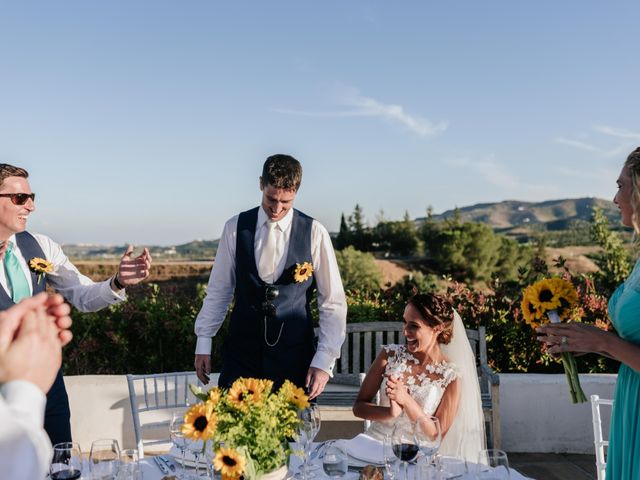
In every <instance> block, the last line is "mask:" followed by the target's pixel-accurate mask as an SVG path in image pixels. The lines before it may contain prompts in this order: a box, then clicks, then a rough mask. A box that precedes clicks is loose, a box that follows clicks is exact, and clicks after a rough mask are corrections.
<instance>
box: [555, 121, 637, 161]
mask: <svg viewBox="0 0 640 480" xmlns="http://www.w3.org/2000/svg"><path fill="white" fill-rule="evenodd" d="M592 130H593V131H594V132H596V133H597V134H600V135H605V136H607V137H612V138H614V139H616V140H619V142H618V144H617V145H616V146H614V147H611V148H604V147H600V146H598V145H597V144H595V143H592V142H590V141H582V140H575V139H572V138H566V137H556V138H555V139H554V141H555V142H556V143H559V144H561V145H567V146H569V147H574V148H577V149H579V150H584V151H586V152H591V153H595V154H597V155H600V156H603V157H606V158H613V157H619V156H620V155H624V154H625V153H627V152H628V151H629V150H630V149H631V148H632V147H633V146H634V145H635V143H636V142H638V141H640V133H636V132H631V131H629V130H625V129H622V128H615V127H610V126H607V125H596V126H594V127H592ZM584 137H585V138H586V139H587V140H589V135H584ZM620 140H622V141H621V142H620Z"/></svg>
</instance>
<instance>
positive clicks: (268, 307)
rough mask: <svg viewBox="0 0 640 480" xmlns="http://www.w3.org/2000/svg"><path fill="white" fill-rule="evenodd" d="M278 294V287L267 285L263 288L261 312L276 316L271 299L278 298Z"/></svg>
mask: <svg viewBox="0 0 640 480" xmlns="http://www.w3.org/2000/svg"><path fill="white" fill-rule="evenodd" d="M278 295H280V290H278V287H275V286H273V285H267V286H266V287H265V288H264V302H262V313H264V314H265V315H266V316H267V317H275V316H276V306H275V305H274V304H273V300H275V299H276V298H278Z"/></svg>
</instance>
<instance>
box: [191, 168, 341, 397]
mask: <svg viewBox="0 0 640 480" xmlns="http://www.w3.org/2000/svg"><path fill="white" fill-rule="evenodd" d="M301 180H302V167H301V165H300V163H299V162H298V161H297V160H296V159H295V158H293V157H291V156H289V155H273V156H271V157H269V158H267V161H266V162H265V164H264V166H263V169H262V176H261V177H260V190H261V191H262V202H261V205H260V206H259V207H256V208H253V209H251V210H248V211H246V212H242V213H240V214H239V215H236V216H235V217H233V218H231V219H230V220H229V221H227V223H226V224H225V226H224V230H223V232H222V237H221V239H220V244H219V245H218V251H217V253H216V259H215V263H214V265H213V269H212V271H211V277H210V279H209V285H208V287H207V295H206V298H205V299H204V303H203V305H202V309H201V310H200V313H199V314H198V317H197V318H196V322H195V333H196V335H197V337H198V341H197V345H196V357H195V368H196V373H197V374H198V378H199V379H200V380H201V381H202V382H204V383H205V384H206V383H208V382H209V373H210V371H211V338H212V337H213V336H215V335H216V333H217V332H218V330H219V329H220V327H221V326H222V323H223V322H224V320H225V317H226V315H227V310H228V308H229V305H230V303H231V301H232V299H233V298H234V295H235V303H234V306H233V310H232V312H231V319H230V322H229V331H228V334H227V337H226V338H225V341H224V352H223V358H222V361H223V365H222V371H221V373H220V379H219V381H218V384H219V385H220V386H222V387H228V386H230V385H231V384H232V383H233V381H234V380H236V379H237V378H239V377H257V378H268V379H271V380H273V381H274V382H275V386H276V388H277V387H278V386H279V385H280V384H282V382H283V381H284V380H287V379H288V380H290V381H292V382H293V383H295V384H296V385H298V386H303V385H304V386H305V387H306V388H307V390H308V393H309V397H310V398H312V399H313V398H315V397H317V396H318V395H319V394H320V393H322V391H323V390H324V387H325V385H326V383H327V381H328V380H329V377H330V376H331V372H332V370H333V365H334V363H335V361H336V359H337V358H338V357H339V356H340V347H341V346H342V342H343V341H344V337H345V324H346V316H347V304H346V299H345V296H344V289H343V288H342V281H341V280H340V273H339V272H338V264H337V262H336V257H335V254H334V252H333V247H332V245H331V238H330V237H329V233H328V232H327V230H326V229H325V228H324V227H323V226H322V225H320V223H319V222H317V221H316V220H314V219H312V218H311V217H308V216H307V215H305V214H304V213H302V212H300V211H298V210H295V209H294V208H293V202H294V200H295V198H296V195H297V193H298V189H299V188H300V182H301ZM305 262H307V263H308V265H305ZM316 289H317V298H318V310H319V312H320V323H319V327H320V333H319V338H318V345H317V348H315V347H314V335H313V325H312V319H311V309H310V302H311V299H312V297H313V295H314V291H315V290H316Z"/></svg>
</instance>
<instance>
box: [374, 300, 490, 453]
mask: <svg viewBox="0 0 640 480" xmlns="http://www.w3.org/2000/svg"><path fill="white" fill-rule="evenodd" d="M383 348H384V349H385V350H386V351H387V353H388V354H389V355H388V360H387V366H386V368H385V377H383V380H382V383H381V384H380V390H379V396H380V402H379V404H380V405H382V406H389V397H387V395H386V387H387V379H386V375H394V376H396V377H400V378H402V379H403V380H404V383H405V385H407V388H408V390H409V394H410V395H411V397H412V398H413V399H415V400H416V401H417V402H418V403H419V404H420V405H421V406H422V410H423V411H424V413H425V415H433V414H434V413H435V411H436V410H437V408H438V405H440V401H441V400H442V396H443V395H444V392H445V390H446V388H447V386H448V385H449V384H450V383H451V382H453V381H454V380H455V379H456V378H458V379H459V381H460V402H459V404H458V410H457V412H456V417H455V420H454V421H453V424H452V425H451V427H450V428H449V431H448V432H447V434H446V435H445V436H444V438H443V440H442V445H441V446H440V449H439V450H438V453H440V454H441V455H451V456H457V457H462V458H464V459H466V460H468V461H472V462H477V461H478V453H479V452H480V450H482V449H484V448H486V442H485V432H484V415H483V412H482V403H481V400H480V388H479V385H478V377H477V373H476V367H475V356H474V354H473V352H472V351H471V346H470V345H469V341H468V339H467V335H466V332H465V330H464V325H463V324H462V320H461V319H460V316H459V315H458V313H457V312H455V319H454V327H453V336H452V341H451V343H450V344H448V345H442V346H441V348H442V351H443V353H444V354H445V356H446V357H447V358H448V359H449V361H445V362H441V363H438V364H429V365H427V366H426V367H420V362H419V361H418V359H417V358H415V357H414V356H413V355H412V354H411V353H410V352H408V351H407V348H406V346H405V345H386V346H384V347H383ZM454 362H455V363H454ZM396 422H410V420H409V419H408V418H407V417H406V416H405V415H404V412H403V413H402V414H401V415H400V417H398V418H397V419H394V420H390V421H373V422H371V425H370V427H369V428H368V429H367V432H366V433H367V434H369V435H371V436H373V437H374V438H377V439H379V440H383V439H384V437H385V436H387V435H391V433H392V432H393V428H394V426H395V425H396Z"/></svg>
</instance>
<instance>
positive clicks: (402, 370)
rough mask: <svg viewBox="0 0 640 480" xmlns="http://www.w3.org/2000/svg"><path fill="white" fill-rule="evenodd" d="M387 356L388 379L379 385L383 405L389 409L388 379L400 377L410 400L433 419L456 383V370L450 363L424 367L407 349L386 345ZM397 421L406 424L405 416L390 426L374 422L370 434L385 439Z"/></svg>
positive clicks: (368, 431)
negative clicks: (450, 388)
mask: <svg viewBox="0 0 640 480" xmlns="http://www.w3.org/2000/svg"><path fill="white" fill-rule="evenodd" d="M383 348H384V349H385V351H386V352H387V354H388V358H387V365H386V367H385V371H384V373H385V377H383V379H382V383H381V384H380V390H379V395H380V405H383V406H389V397H387V395H386V393H385V392H386V388H387V378H386V376H387V375H394V376H396V377H401V378H402V379H403V380H404V383H405V385H407V389H408V390H409V394H410V395H411V397H412V398H413V399H414V400H416V401H417V402H418V404H420V405H421V406H422V410H423V411H424V413H425V414H426V415H433V414H434V412H435V411H436V409H437V408H438V405H440V400H442V395H443V394H444V391H445V389H446V388H447V386H448V385H449V384H450V383H451V382H452V381H454V380H455V379H456V376H457V373H456V367H455V365H454V364H453V363H450V362H445V361H443V362H441V363H435V364H434V363H431V364H427V365H425V366H422V365H420V361H419V360H418V359H417V358H416V357H414V356H413V355H412V354H411V353H410V352H408V351H407V348H406V346H405V345H385V346H384V347H383ZM396 421H407V419H406V418H405V417H404V413H403V414H402V415H401V416H400V418H399V419H397V420H395V421H389V422H372V423H371V426H370V427H369V429H368V430H367V433H369V434H371V435H373V436H376V437H379V438H382V437H384V436H385V435H387V434H390V433H391V431H392V430H393V426H394V424H395V422H396Z"/></svg>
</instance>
